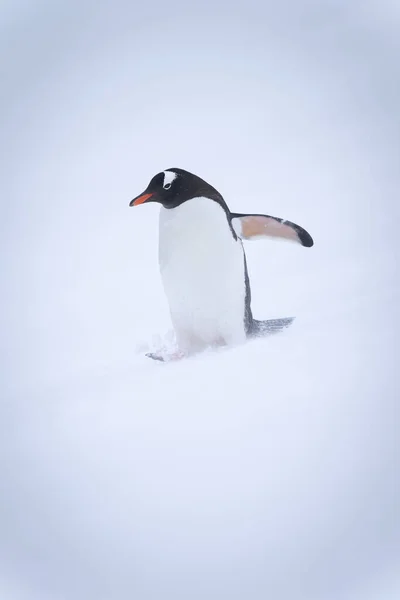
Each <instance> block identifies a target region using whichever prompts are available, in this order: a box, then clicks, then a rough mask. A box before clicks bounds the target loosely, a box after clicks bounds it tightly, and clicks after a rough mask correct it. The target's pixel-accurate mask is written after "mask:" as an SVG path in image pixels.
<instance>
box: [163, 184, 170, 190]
mask: <svg viewBox="0 0 400 600" xmlns="http://www.w3.org/2000/svg"><path fill="white" fill-rule="evenodd" d="M171 185H172V183H166V184H165V185H164V186H163V188H164V190H169V188H170V187H171Z"/></svg>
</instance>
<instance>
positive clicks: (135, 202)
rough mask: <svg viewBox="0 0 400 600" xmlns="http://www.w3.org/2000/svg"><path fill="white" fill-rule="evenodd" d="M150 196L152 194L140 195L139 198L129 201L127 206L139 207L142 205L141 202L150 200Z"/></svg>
mask: <svg viewBox="0 0 400 600" xmlns="http://www.w3.org/2000/svg"><path fill="white" fill-rule="evenodd" d="M152 195H153V194H142V195H141V196H138V197H137V198H134V199H133V200H131V202H130V203H129V206H139V204H143V202H146V200H148V199H149V198H151V197H152Z"/></svg>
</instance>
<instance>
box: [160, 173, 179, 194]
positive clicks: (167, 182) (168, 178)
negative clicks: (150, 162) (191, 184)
mask: <svg viewBox="0 0 400 600" xmlns="http://www.w3.org/2000/svg"><path fill="white" fill-rule="evenodd" d="M163 173H164V183H163V188H164V190H169V188H170V187H171V185H172V182H173V181H174V179H176V178H177V174H176V173H174V172H173V171H163Z"/></svg>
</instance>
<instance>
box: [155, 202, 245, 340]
mask: <svg viewBox="0 0 400 600" xmlns="http://www.w3.org/2000/svg"><path fill="white" fill-rule="evenodd" d="M159 233H160V236H159V263H160V272H161V277H162V282H163V286H164V290H165V293H166V296H167V299H168V303H169V307H170V312H171V318H172V322H173V325H174V328H175V331H176V334H177V339H178V343H180V345H181V346H184V348H185V349H198V348H200V347H204V346H207V345H213V344H219V343H222V344H230V343H239V342H241V341H243V340H244V338H245V331H244V311H245V279H244V254H243V248H242V244H241V241H240V240H239V239H238V240H235V239H234V237H233V235H232V232H231V229H230V227H229V223H228V220H227V216H226V214H225V211H224V210H223V208H222V207H221V206H220V205H219V204H218V203H217V202H215V201H213V200H210V199H208V198H193V199H191V200H188V201H186V202H184V203H182V204H181V205H180V206H178V207H176V208H173V209H165V208H163V207H162V208H161V212H160V232H159Z"/></svg>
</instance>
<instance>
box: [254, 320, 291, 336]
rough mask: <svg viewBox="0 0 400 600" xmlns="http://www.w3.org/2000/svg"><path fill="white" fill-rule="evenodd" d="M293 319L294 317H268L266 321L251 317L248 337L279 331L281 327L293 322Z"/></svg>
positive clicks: (284, 327) (283, 327)
mask: <svg viewBox="0 0 400 600" xmlns="http://www.w3.org/2000/svg"><path fill="white" fill-rule="evenodd" d="M294 319H295V317H285V318H282V319H269V320H267V321H257V320H256V319H253V321H252V326H251V330H250V334H249V335H250V337H264V336H267V335H272V334H274V333H279V332H280V331H282V330H283V329H286V328H287V327H289V326H290V325H291V324H292V323H293V321H294Z"/></svg>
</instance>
